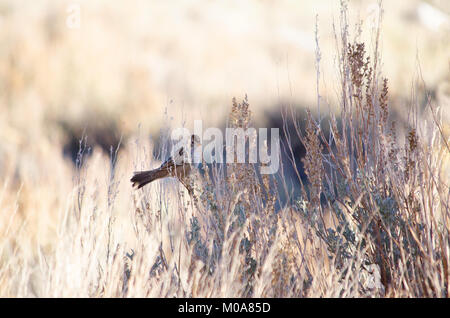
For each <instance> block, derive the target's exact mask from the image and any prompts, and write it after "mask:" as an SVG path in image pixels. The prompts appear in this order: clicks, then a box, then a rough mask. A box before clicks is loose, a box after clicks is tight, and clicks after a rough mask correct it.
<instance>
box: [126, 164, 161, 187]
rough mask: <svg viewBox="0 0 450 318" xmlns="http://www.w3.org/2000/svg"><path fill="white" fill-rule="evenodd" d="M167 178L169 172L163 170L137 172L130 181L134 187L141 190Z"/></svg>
mask: <svg viewBox="0 0 450 318" xmlns="http://www.w3.org/2000/svg"><path fill="white" fill-rule="evenodd" d="M166 176H167V171H166V170H163V169H155V170H148V171H136V172H135V173H134V175H133V177H132V178H131V179H130V181H131V182H133V187H135V186H137V188H138V189H140V188H142V187H143V186H145V185H146V184H148V183H150V182H152V181H155V180H156V179H159V178H163V177H166Z"/></svg>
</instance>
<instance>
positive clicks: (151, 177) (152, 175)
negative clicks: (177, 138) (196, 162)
mask: <svg viewBox="0 0 450 318" xmlns="http://www.w3.org/2000/svg"><path fill="white" fill-rule="evenodd" d="M190 141H191V147H190V150H191V156H190V158H193V157H194V156H193V152H194V150H195V149H196V148H197V147H198V146H200V145H201V143H200V137H199V136H197V135H192V136H191V140H190ZM186 148H187V147H181V148H180V149H178V150H177V151H176V152H175V153H174V155H173V156H172V157H169V159H167V160H166V161H165V162H164V163H163V164H162V165H161V166H160V167H159V168H156V169H154V170H147V171H137V172H134V175H133V177H132V178H131V180H130V181H131V182H132V183H133V187H135V186H136V187H137V188H138V189H140V188H142V187H143V186H145V185H146V184H148V183H150V182H153V181H155V180H157V179H161V178H166V177H175V178H177V179H178V180H179V181H180V182H181V183H182V184H183V185H184V186H185V187H186V188H187V189H188V191H189V192H190V193H191V189H190V187H189V185H188V183H187V182H186V178H187V177H188V176H189V174H190V173H191V170H192V163H191V162H187V161H188V160H187V158H189V157H188V156H187V154H188V153H187V152H188V151H189V149H186Z"/></svg>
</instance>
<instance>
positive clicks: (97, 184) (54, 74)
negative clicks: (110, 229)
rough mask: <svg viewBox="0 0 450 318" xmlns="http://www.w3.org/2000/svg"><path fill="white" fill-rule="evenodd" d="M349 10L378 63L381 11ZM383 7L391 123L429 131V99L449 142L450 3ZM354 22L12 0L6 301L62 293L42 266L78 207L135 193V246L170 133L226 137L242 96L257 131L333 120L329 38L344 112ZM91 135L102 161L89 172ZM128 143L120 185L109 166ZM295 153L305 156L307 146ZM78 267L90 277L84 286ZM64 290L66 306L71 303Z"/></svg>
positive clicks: (330, 10) (259, 10) (330, 7)
mask: <svg viewBox="0 0 450 318" xmlns="http://www.w3.org/2000/svg"><path fill="white" fill-rule="evenodd" d="M348 6H349V11H348V12H349V14H351V16H350V17H349V20H350V21H352V23H351V24H350V30H349V32H350V33H351V34H353V35H354V34H356V33H357V29H358V27H357V25H358V22H360V23H362V27H361V30H362V34H361V36H360V41H364V42H365V43H366V49H367V51H368V52H369V53H370V52H372V51H373V50H374V44H375V42H374V37H373V34H372V32H371V31H372V30H373V29H374V28H375V27H376V21H377V17H378V15H379V12H378V1H373V0H371V1H370V0H360V1H358V0H352V1H350V3H349V4H348ZM383 8H384V15H383V21H382V22H383V24H382V29H381V30H382V34H381V42H380V48H379V49H380V51H381V53H382V58H383V62H382V65H381V69H382V71H383V73H384V75H385V76H386V77H387V78H388V79H389V94H390V96H389V97H390V99H389V101H390V107H391V113H390V114H391V118H390V120H395V121H397V122H398V125H397V127H398V128H401V126H402V125H406V124H407V123H408V121H409V120H410V117H411V113H412V112H413V110H414V109H416V110H417V113H418V119H419V120H421V119H423V118H427V117H428V116H429V115H427V108H426V96H427V95H429V96H431V98H432V103H433V105H435V106H436V107H440V110H441V111H442V115H443V116H444V118H443V120H444V123H443V133H444V134H446V135H447V137H448V134H449V132H450V130H449V122H450V1H448V0H441V1H439V0H436V1H431V0H430V1H424V0H423V1H419V0H409V1H394V0H386V1H384V4H383ZM339 15H340V1H337V0H333V1H332V0H314V1H313V0H303V1H298V0H295V1H294V0H291V1H288V0H277V1H275V0H248V1H241V0H239V1H238V0H227V1H213V0H210V1H207V0H204V1H187V0H186V1H144V0H142V1H140V0H128V1H107V0H95V1H81V0H80V1H64V0H59V1H54V0H53V1H45V0H36V1H29V0H0V264H2V266H0V282H2V283H1V284H0V294H1V295H25V296H28V295H29V294H30V293H29V291H28V290H27V289H24V290H22V287H23V288H25V287H24V286H28V288H29V289H30V290H32V294H35V295H48V294H49V293H45V292H42V291H40V290H39V288H45V286H47V285H46V284H47V281H48V278H47V276H42V275H43V274H42V272H43V271H42V270H39V268H41V267H43V266H44V265H43V264H44V258H43V257H41V256H42V255H48V257H49V259H50V256H51V255H53V252H54V250H55V248H56V247H55V246H58V244H57V243H58V242H59V241H60V238H62V237H64V238H66V239H67V240H68V241H69V242H70V241H71V240H72V236H66V233H69V234H70V233H71V232H70V231H66V232H65V228H64V227H65V226H66V223H64V220H65V213H68V211H71V209H72V206H76V204H73V202H74V201H76V199H77V193H78V195H79V194H80V193H82V194H83V195H84V197H86V201H85V203H84V205H83V206H84V208H85V209H88V210H89V211H90V210H92V211H94V212H95V213H100V212H101V211H107V212H108V213H110V211H109V208H110V206H111V205H110V197H111V196H113V197H114V198H115V195H116V194H117V193H119V194H118V197H117V198H116V199H115V200H116V203H115V204H114V205H113V206H114V215H120V216H121V217H122V219H121V220H124V221H121V222H118V223H119V225H120V226H119V228H121V227H123V230H121V232H120V233H124V234H123V235H124V236H126V235H128V236H129V235H131V234H132V233H133V230H132V229H129V228H128V227H130V226H131V222H130V221H129V217H130V215H131V216H133V213H130V211H132V209H133V201H132V200H131V199H130V198H132V197H133V192H132V188H131V186H130V183H129V182H128V180H129V178H130V176H131V173H132V171H133V170H134V169H136V166H137V165H139V167H142V168H150V167H154V166H155V165H156V163H154V162H152V160H153V158H151V155H148V153H147V155H146V156H142V157H138V155H136V154H137V153H138V151H136V149H141V147H139V144H138V142H137V140H138V139H139V138H138V137H143V139H144V141H145V142H148V141H149V140H150V139H151V140H153V141H157V140H159V138H160V136H161V135H162V133H164V132H167V129H168V128H170V127H180V126H182V125H184V126H186V127H188V128H192V126H193V120H194V119H202V120H203V127H204V128H206V127H208V126H215V127H224V126H225V125H226V121H227V115H228V113H229V111H230V109H231V101H232V98H233V97H236V98H237V100H238V101H240V100H242V99H243V98H244V96H245V95H246V94H247V96H248V100H249V103H250V109H251V111H252V114H253V122H254V125H255V126H260V127H268V128H270V127H280V126H281V124H282V120H281V115H280V109H281V107H283V106H293V107H295V108H296V109H297V110H298V113H299V116H300V117H299V118H298V119H299V121H300V122H304V117H302V114H304V110H305V109H311V110H312V111H313V113H314V112H315V110H316V109H317V106H316V105H317V87H316V84H317V81H316V78H317V70H316V62H317V61H318V58H317V56H318V54H317V53H318V52H317V51H316V32H315V30H316V24H317V26H318V32H317V39H318V44H319V47H320V77H319V88H320V95H321V111H322V112H323V113H326V114H328V113H329V112H336V113H337V114H338V113H339V107H338V102H337V101H338V100H339V71H338V70H339V69H338V62H337V61H336V56H337V48H336V44H335V36H334V28H333V24H335V26H336V30H339ZM316 17H317V18H316ZM419 65H420V68H419ZM420 70H421V71H420ZM422 78H423V81H424V82H423V81H422ZM424 83H425V84H426V86H425V85H424ZM420 124H421V123H420ZM420 124H419V125H418V126H419V127H422V125H420ZM83 135H84V136H87V139H86V143H87V145H86V146H87V147H89V148H90V151H89V152H90V153H92V156H91V157H90V158H91V159H92V160H89V164H88V167H86V170H82V171H81V173H80V170H78V171H77V170H76V165H75V163H76V158H77V153H78V151H79V146H80V139H81V138H82V136H83ZM119 142H120V151H119V160H118V161H117V167H116V171H114V172H113V171H112V169H110V165H109V153H110V149H111V147H113V149H115V147H117V145H118V144H119ZM143 144H144V143H143ZM148 144H149V143H146V145H148ZM150 144H151V143H150ZM157 146H158V145H157V144H156V147H155V148H157ZM293 147H294V150H295V151H296V155H297V154H298V155H299V157H300V156H301V147H300V146H299V145H298V144H294V145H293ZM155 153H157V152H155ZM80 174H82V176H81V177H80ZM112 175H114V176H115V179H113V178H112ZM81 179H87V181H85V183H84V184H82V183H81V182H80V180H81ZM85 185H87V186H86V187H85ZM85 190H86V192H84V191H85ZM111 193H112V195H111ZM83 195H81V196H78V199H80V197H83ZM99 202H100V203H101V204H100V203H99ZM77 203H78V204H79V205H80V206H81V203H80V202H77ZM102 204H103V205H104V206H103V205H102ZM91 205H92V207H91ZM97 206H100V208H99V209H97ZM99 211H100V212H99ZM94 212H92V213H94ZM103 213H105V212H103ZM111 213H112V212H111ZM108 215H110V214H108ZM99 220H100V221H101V222H103V220H105V218H103V219H102V218H99ZM89 221H90V220H87V221H86V222H88V223H89ZM89 224H90V223H89ZM127 226H128V227H127ZM100 228H101V227H100ZM104 228H106V227H104ZM95 229H97V228H95ZM178 232H180V231H178ZM58 233H59V234H58ZM130 233H131V234H130ZM180 233H181V232H180ZM85 236H86V235H85V234H84V232H83V235H82V237H83V238H84V237H85ZM116 236H117V237H119V238H118V239H117V241H118V242H121V244H123V242H126V240H123V239H121V238H120V235H119V234H117V235H116ZM94 237H95V239H97V236H94ZM108 246H109V245H108ZM103 247H104V245H101V244H100V245H99V248H100V249H102V248H103ZM61 250H62V252H63V253H62V254H61V255H63V256H64V257H66V258H67V255H68V254H70V253H65V251H66V248H65V247H64V246H63V248H62V249H61ZM41 252H42V253H41ZM89 253H90V252H89ZM89 255H90V254H89ZM89 255H87V256H85V257H78V254H76V255H75V256H74V257H75V260H77V261H78V260H81V259H83V260H86V259H90V257H88V256H89ZM66 258H65V259H66ZM45 261H46V260H45ZM60 263H61V262H60V259H59V258H57V259H56V261H55V264H60ZM61 264H62V265H61V266H62V267H64V266H65V265H64V264H65V263H61ZM75 264H77V263H75ZM64 268H65V267H64ZM74 268H75V269H76V268H83V267H80V266H78V265H74V266H73V267H70V266H69V267H67V271H68V273H69V272H70V271H72V270H73V269H74ZM44 272H45V271H44ZM92 272H93V273H95V272H96V270H95V269H94V270H92ZM55 273H58V275H59V274H61V275H63V276H64V275H66V274H65V273H66V272H65V271H61V273H59V272H58V271H55ZM40 275H41V276H42V277H41V276H40ZM28 276H30V277H31V278H30V279H29V278H28ZM50 276H51V275H50ZM50 276H49V277H50ZM40 277H41V278H40ZM57 277H59V276H57ZM80 277H83V279H80ZM84 277H85V276H83V275H80V276H76V278H75V279H74V282H76V283H79V282H82V281H84ZM118 277H121V276H120V275H119V276H118ZM5 280H6V282H7V283H5ZM2 285H3V286H6V287H3V290H2V289H1V286H2ZM55 285H57V286H59V285H61V284H59V283H58V281H57V280H56V283H55ZM8 286H14V287H8ZM64 286H65V285H61V290H60V291H58V290H57V291H54V294H55V295H63V294H64ZM75 286H77V285H76V284H75ZM11 288H12V289H11ZM15 289H17V290H15ZM49 290H50V291H51V289H49ZM76 290H81V289H76ZM81 292H82V291H81ZM68 295H70V296H73V295H74V294H71V293H68ZM80 295H85V294H80Z"/></svg>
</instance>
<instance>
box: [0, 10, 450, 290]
mask: <svg viewBox="0 0 450 318" xmlns="http://www.w3.org/2000/svg"><path fill="white" fill-rule="evenodd" d="M5 10H6V9H5ZM111 10H112V9H111ZM113 11H114V10H113ZM347 15H348V11H347V9H346V7H345V4H344V5H343V6H342V8H341V15H340V20H339V22H340V23H339V24H338V25H336V33H335V47H334V49H333V52H335V53H336V55H337V61H338V63H337V64H338V65H337V73H338V74H339V79H340V82H339V84H338V87H337V89H338V94H337V95H338V98H337V100H338V103H337V104H338V106H339V107H338V113H337V115H336V114H335V112H334V111H332V110H330V111H328V109H329V108H328V107H326V106H328V105H326V103H325V101H327V100H328V99H327V98H325V97H326V91H325V92H324V91H323V90H322V89H321V87H322V86H320V85H321V84H320V83H321V81H320V78H318V79H317V81H316V80H311V78H309V79H310V80H309V82H310V84H309V85H310V86H309V87H310V88H314V85H316V84H318V85H319V86H318V87H317V90H315V89H311V90H312V91H313V92H314V94H316V96H315V97H316V98H317V101H316V102H317V106H318V107H317V109H321V113H320V115H321V116H320V119H319V120H318V119H317V118H315V117H314V115H313V114H312V113H311V112H308V116H307V118H305V121H306V126H305V127H306V128H305V129H304V130H303V129H301V128H300V127H302V125H301V123H298V122H297V116H296V114H295V113H296V109H295V108H293V107H287V108H284V109H283V110H282V116H283V118H284V122H285V124H286V125H285V126H284V127H288V126H289V125H288V124H290V123H292V124H293V127H294V128H295V129H294V130H293V131H289V130H286V131H285V133H286V135H287V136H288V137H289V138H288V139H287V140H288V142H287V143H286V144H285V145H284V146H285V149H284V150H285V151H286V152H287V153H289V154H290V157H291V158H290V159H292V160H288V162H284V163H283V165H284V166H287V165H290V164H292V163H294V162H296V160H295V159H296V158H295V156H296V154H295V153H294V152H292V151H291V149H290V145H291V141H292V142H293V141H296V140H300V141H301V143H302V144H303V145H304V146H305V148H306V156H305V157H304V158H303V164H304V169H305V173H306V175H307V180H306V182H305V181H304V180H302V179H301V178H300V173H299V172H298V171H299V169H300V167H296V166H295V164H293V165H294V167H293V169H294V170H296V171H297V176H298V179H299V180H298V181H299V184H300V187H301V189H300V191H298V193H301V194H300V195H299V196H294V195H293V194H292V192H293V191H292V189H291V185H290V184H288V182H287V179H286V176H285V175H284V172H283V171H284V169H281V171H280V172H279V173H278V174H277V175H274V176H267V175H265V176H261V175H260V174H259V167H258V166H257V165H251V164H229V165H227V166H226V167H224V166H221V165H205V164H204V165H203V167H202V168H203V173H202V174H200V173H198V174H196V175H195V179H194V186H195V195H194V197H189V195H188V194H187V192H186V191H185V189H184V188H183V187H182V186H181V185H180V184H179V183H177V182H176V181H175V180H171V179H167V180H162V181H157V182H154V183H152V184H151V185H149V186H147V187H145V188H143V190H139V191H134V190H133V189H132V188H131V186H130V184H129V182H128V179H129V177H130V172H131V171H134V170H139V169H141V168H148V164H150V165H151V166H154V165H156V164H157V163H155V162H154V159H153V152H154V148H155V145H154V144H148V143H147V142H146V139H145V138H142V136H140V135H138V134H134V135H132V134H131V133H130V134H129V137H126V138H125V139H124V140H122V141H121V144H120V147H119V146H117V148H112V149H111V150H110V154H109V156H108V154H105V152H103V151H101V150H100V148H99V147H94V148H92V149H91V148H89V146H87V144H86V142H85V139H81V140H80V142H79V147H78V148H79V152H78V154H77V156H76V165H75V166H74V165H73V163H72V162H71V161H70V160H69V159H67V158H65V157H63V155H62V153H61V147H62V145H63V144H64V142H65V135H64V133H63V132H61V131H60V130H58V129H62V130H64V129H69V130H70V129H76V128H71V127H70V125H71V124H73V121H75V119H76V120H79V121H80V122H85V121H88V120H89V118H92V116H93V115H92V113H86V112H84V111H80V110H79V109H78V112H79V113H78V112H77V107H68V112H67V113H65V109H61V107H58V106H57V105H58V104H59V103H62V102H65V101H66V99H65V97H64V96H63V95H64V94H69V93H70V91H71V90H72V89H73V90H75V93H74V91H72V93H73V96H77V98H76V99H75V103H77V100H78V102H79V103H81V104H83V105H89V104H91V105H94V104H96V101H99V100H100V101H102V104H101V106H98V105H97V106H95V107H93V110H92V111H93V113H94V114H96V113H97V114H99V113H101V114H106V115H107V116H106V117H107V118H106V120H105V121H108V120H109V119H108V118H111V119H110V120H112V121H115V120H116V119H117V118H121V117H123V118H125V117H126V116H125V115H126V113H127V112H131V113H133V114H132V115H130V117H132V119H129V118H127V119H126V120H125V121H127V120H130V122H125V123H123V126H121V124H119V129H120V130H126V129H130V131H132V129H131V128H130V127H131V126H133V125H134V124H136V123H135V122H134V120H135V119H136V118H139V117H140V116H143V115H142V114H144V113H146V112H145V111H148V109H145V108H141V107H139V106H138V104H139V102H141V101H143V103H145V104H146V105H147V106H148V105H153V102H152V101H151V100H152V98H153V97H152V96H149V95H147V94H144V91H145V87H146V86H145V85H144V84H142V81H144V82H145V80H146V78H147V77H146V75H145V74H141V73H139V72H137V73H135V72H133V71H132V70H131V71H130V73H129V74H130V77H129V78H127V80H129V81H131V83H132V84H133V87H138V92H137V93H136V94H137V95H133V94H130V95H126V96H125V95H120V94H119V95H114V94H113V93H111V92H114V90H110V89H109V88H107V87H106V86H109V85H112V86H115V85H116V86H115V87H121V85H122V84H123V83H121V82H120V80H117V82H116V81H115V80H112V81H111V80H107V79H106V77H108V76H110V75H111V74H114V70H109V69H108V66H109V65H115V66H116V67H117V68H118V70H117V72H122V71H123V69H122V68H126V67H128V66H129V65H128V64H126V63H124V64H120V63H119V65H117V64H114V63H109V62H108V61H107V60H106V61H105V60H103V61H102V62H103V63H104V64H103V63H102V64H101V65H100V66H99V69H102V67H104V71H105V72H104V73H101V74H103V76H105V83H103V81H102V80H99V81H97V80H93V82H92V83H93V85H100V86H95V87H94V88H92V90H91V91H89V92H82V90H83V89H84V87H85V86H80V87H78V86H77V85H73V83H72V82H70V81H69V80H67V81H69V83H68V82H65V81H64V80H62V79H61V78H58V76H59V77H64V76H63V74H67V73H69V74H71V75H73V76H74V77H75V79H73V81H74V83H78V81H79V80H80V79H77V78H76V76H81V77H83V76H82V75H81V74H78V73H77V72H76V70H77V69H78V66H79V65H81V64H82V62H80V61H72V62H70V61H69V62H67V64H65V63H55V62H54V61H53V62H52V60H51V59H50V60H49V62H48V65H44V66H42V64H40V63H37V62H36V61H35V60H34V59H35V58H36V57H35V55H34V54H32V52H34V51H33V48H34V47H35V46H38V47H39V46H40V45H42V42H40V41H39V39H35V42H32V41H31V42H29V41H23V42H22V41H20V40H17V39H16V40H15V43H17V45H19V46H20V45H24V43H26V45H27V47H25V48H22V49H20V48H17V54H18V55H15V54H12V52H13V51H11V52H6V53H5V52H4V51H2V52H0V54H6V55H7V56H9V58H10V60H9V62H8V63H6V64H0V65H1V66H2V68H1V69H0V72H3V73H2V74H5V76H4V77H5V78H6V79H7V80H6V81H2V84H3V93H4V94H3V95H4V96H3V95H2V102H3V103H4V105H2V107H4V108H5V109H7V112H6V113H7V114H8V116H9V117H5V118H3V117H2V116H4V115H2V114H0V122H1V124H2V129H1V130H0V138H2V141H3V142H2V144H1V145H0V176H1V180H4V181H3V183H2V184H1V185H2V187H1V189H0V296H2V297H45V296H49V297H173V296H176V297H448V295H449V288H450V287H449V284H448V280H449V278H450V275H449V269H448V263H449V260H450V259H449V253H450V250H449V246H450V237H449V230H450V224H449V221H450V220H449V216H450V215H449V212H450V211H449V202H450V190H449V183H450V175H449V173H448V171H449V162H450V150H449V142H450V141H449V140H448V136H447V137H446V135H445V133H446V132H445V122H441V121H440V115H439V114H440V112H439V109H438V108H437V106H436V105H435V100H434V99H431V98H430V99H428V100H427V103H426V105H427V108H426V112H428V113H429V115H428V117H427V116H424V115H422V114H421V113H419V109H418V107H417V104H416V103H414V101H415V100H416V98H418V95H419V92H417V90H413V92H412V98H411V107H410V109H411V112H410V116H409V126H408V128H407V133H406V137H405V138H404V140H403V138H402V137H401V134H399V133H398V131H397V129H396V124H395V121H393V120H392V115H391V112H392V105H391V96H390V90H391V82H392V80H389V81H388V80H386V79H385V77H384V76H383V73H382V69H381V62H382V59H381V54H380V51H381V49H380V48H379V41H380V33H379V32H380V26H378V27H377V28H376V29H375V31H374V34H373V39H374V42H373V43H371V46H369V45H367V44H365V42H364V41H363V39H362V38H363V37H362V35H360V34H359V33H358V31H356V34H353V36H350V34H349V22H348V20H347ZM12 19H14V18H12ZM49 19H50V18H49ZM49 21H50V22H49V26H48V27H49V28H50V29H51V30H52V24H51V21H53V20H51V19H50V20H49ZM361 29H362V26H361ZM356 30H358V27H357V28H356ZM49 34H53V33H51V32H49ZM2 36H4V35H2ZM53 36H55V37H56V38H58V34H57V33H56V34H53ZM19 39H20V38H19ZM89 39H95V36H92V38H89ZM72 40H73V41H75V42H76V36H75V39H72ZM72 40H70V41H72ZM61 41H62V40H61ZM64 41H67V40H64ZM13 42H14V41H13ZM75 42H74V43H75ZM94 42H95V41H94V40H92V42H89V43H91V44H94ZM60 44H61V43H60ZM28 46H30V47H28ZM369 47H370V48H369ZM67 48H68V47H67V46H66V45H60V46H59V45H58V41H55V47H54V49H55V50H56V51H55V52H58V50H65V49H67ZM6 51H8V50H6ZM37 51H40V50H37ZM323 51H324V49H323V48H322V52H323ZM14 52H15V51H14ZM81 52H88V51H84V50H81ZM20 54H23V55H24V56H20ZM27 54H29V55H27ZM54 54H55V56H56V57H58V58H60V57H61V56H66V55H64V54H58V53H54ZM123 54H124V55H126V53H123ZM119 55H120V54H119ZM78 57H79V56H78ZM86 58H88V60H89V61H91V62H90V63H93V62H92V61H96V59H94V58H93V57H92V56H91V57H89V56H86ZM89 58H90V59H89ZM25 62H26V63H25ZM316 62H317V63H316V66H317V67H320V66H321V60H320V59H319V54H317V55H316ZM21 63H25V65H23V64H21ZM27 63H28V64H27ZM53 63H54V64H53ZM71 63H74V65H75V66H76V67H74V68H73V69H71V68H67V69H66V68H65V67H66V66H67V65H70V64H71ZM30 65H31V66H33V67H35V68H39V67H42V68H44V69H47V68H48V69H50V70H52V71H50V72H45V71H44V70H33V69H29V67H28V66H30ZM6 67H10V69H6ZM60 67H62V69H59V68H60ZM53 68H56V70H55V69H53ZM119 69H120V71H119ZM136 69H137V70H138V69H139V67H137V68H136ZM72 71H73V72H72ZM109 72H111V73H109ZM424 73H425V72H424ZM36 74H38V75H39V76H40V77H39V78H38V79H36V78H33V76H35V75H36ZM82 74H84V73H82ZM45 76H49V79H48V80H49V81H51V82H52V83H56V84H58V85H61V86H58V85H57V86H55V87H53V86H51V85H44V80H45ZM93 76H102V75H98V74H96V75H93ZM147 79H148V78H147ZM124 81H125V80H124ZM36 82H38V83H42V86H39V85H37V86H36V85H35V83H36ZM30 83H33V84H30ZM64 83H66V86H65V85H64ZM138 83H141V84H142V85H143V86H141V88H139V87H140V86H139V85H138ZM311 83H312V84H311ZM419 83H420V84H421V85H423V84H422V81H419ZM134 84H136V85H134ZM102 85H104V86H105V87H104V86H102ZM78 89H79V90H80V91H78ZM45 90H51V92H48V93H43V92H45ZM117 91H118V92H121V90H120V89H119V90H117ZM117 91H116V92H117ZM308 91H310V90H308ZM102 92H103V93H105V92H107V93H105V94H106V95H107V96H106V97H105V96H104V95H102V96H101V98H100V97H98V96H96V94H102ZM109 94H111V95H109ZM41 95H42V96H44V97H45V100H42V99H41V98H39V96H41ZM318 95H321V96H320V98H319V96H318ZM130 96H131V97H130ZM142 96H144V97H145V98H146V99H144V100H142V99H141V97H142ZM249 96H250V97H251V93H250V95H249ZM97 97H98V99H96V98H97ZM128 98H131V99H132V100H129V99H128ZM40 103H43V104H45V105H48V107H41V106H39V105H40ZM121 103H123V104H126V105H132V107H131V108H126V112H125V110H124V108H121V106H120V104H121ZM24 105H25V106H24ZM26 105H35V107H34V108H26ZM133 105H134V106H133ZM24 107H25V108H24ZM133 107H135V108H133ZM152 107H153V106H152ZM250 109H251V107H250V105H249V102H248V100H247V98H245V99H244V100H243V101H242V102H240V103H239V102H237V101H236V100H234V99H233V102H232V105H231V111H230V114H229V120H228V125H229V126H231V127H243V128H247V127H250V126H251V125H252V120H253V118H252V114H253V113H252V112H251V111H250ZM325 109H327V111H326V112H325ZM133 110H135V112H134V111H133ZM257 110H258V109H257ZM154 111H155V112H156V113H158V116H161V117H162V115H161V114H162V113H163V112H161V111H160V110H159V109H154ZM314 112H316V114H317V112H318V111H316V110H314ZM314 112H313V113H314ZM25 114H26V116H25ZM86 114H87V115H86ZM324 115H326V116H324ZM52 116H53V117H52ZM108 116H110V117H108ZM73 118H75V119H74V120H73V121H72V119H73ZM324 118H330V119H329V120H328V119H324ZM426 118H429V119H426ZM8 119H12V120H8ZM152 120H153V121H155V122H156V121H157V120H159V119H158V118H157V119H152ZM61 122H63V123H62V124H60V123H61ZM47 123H53V124H54V126H50V125H46V124H47ZM55 123H59V124H55ZM101 124H102V123H99V122H96V121H95V120H92V123H91V125H94V126H96V125H101ZM67 125H68V126H69V127H68V126H67ZM75 126H76V125H75ZM105 126H108V124H105ZM25 127H26V129H25ZM56 127H60V128H58V129H57V128H56ZM61 127H63V128H61ZM67 127H68V128H67ZM127 127H128V128H127ZM324 127H327V128H328V127H329V130H328V129H327V130H325V129H324ZM144 131H148V129H145V127H144ZM325 131H329V134H327V135H326V134H325ZM165 138H167V134H164V133H163V134H162V138H161V139H162V140H161V144H163V145H165V144H167V140H166V139H165ZM118 140H120V138H118ZM166 153H167V149H165V148H164V147H163V148H161V150H160V153H159V155H158V156H156V157H158V158H164V157H165V156H166ZM282 198H283V199H282Z"/></svg>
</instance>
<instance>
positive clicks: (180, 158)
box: [160, 147, 184, 169]
mask: <svg viewBox="0 0 450 318" xmlns="http://www.w3.org/2000/svg"><path fill="white" fill-rule="evenodd" d="M183 162H184V147H182V148H180V149H179V150H178V151H177V152H176V153H175V155H174V156H171V157H169V158H168V159H167V160H166V161H164V162H163V163H162V165H161V167H160V169H173V167H174V166H179V165H182V164H183Z"/></svg>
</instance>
